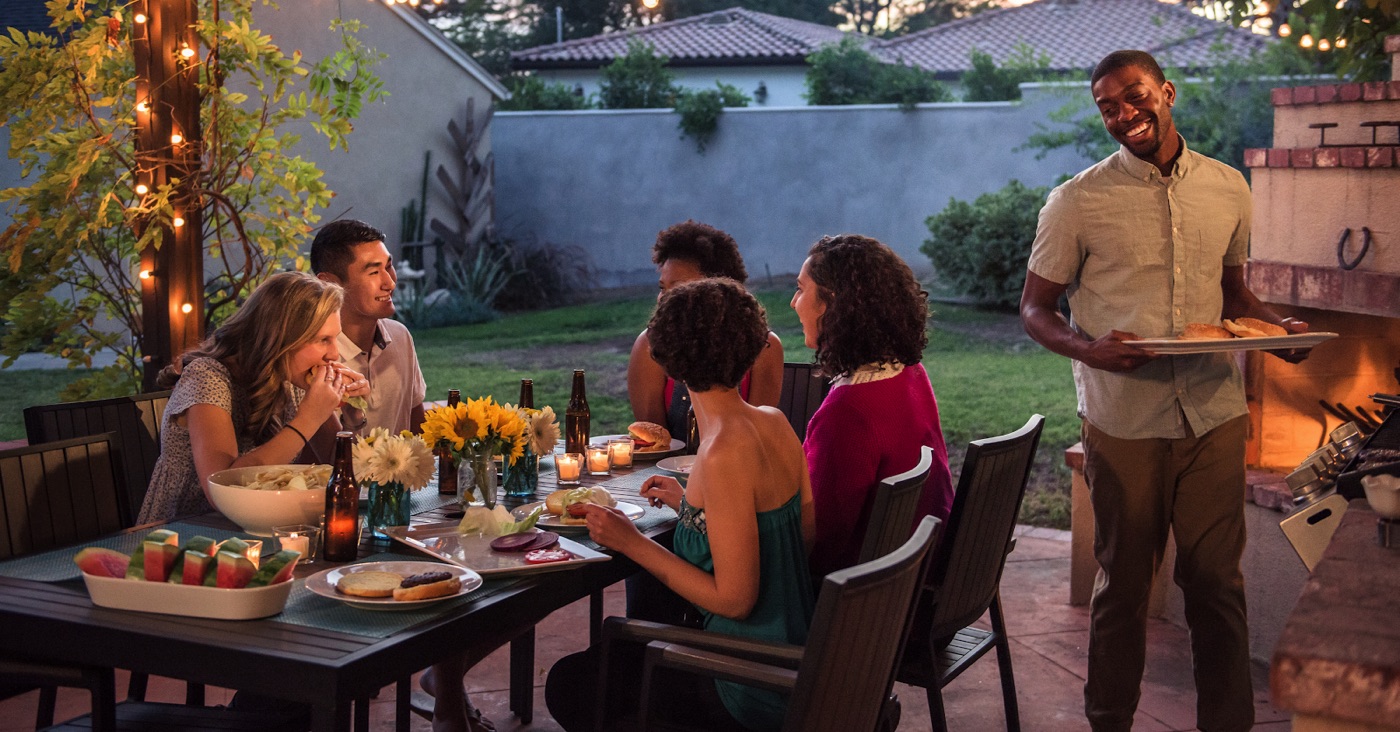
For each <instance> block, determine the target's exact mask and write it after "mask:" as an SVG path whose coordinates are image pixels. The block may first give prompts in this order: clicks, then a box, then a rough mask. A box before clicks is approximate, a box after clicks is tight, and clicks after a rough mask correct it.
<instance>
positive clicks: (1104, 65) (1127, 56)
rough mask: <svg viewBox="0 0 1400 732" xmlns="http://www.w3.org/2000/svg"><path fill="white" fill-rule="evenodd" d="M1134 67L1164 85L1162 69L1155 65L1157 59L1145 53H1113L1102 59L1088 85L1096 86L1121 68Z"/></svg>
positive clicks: (1165, 77) (1164, 77)
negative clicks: (1100, 80)
mask: <svg viewBox="0 0 1400 732" xmlns="http://www.w3.org/2000/svg"><path fill="white" fill-rule="evenodd" d="M1129 66H1135V67H1137V68H1139V69H1142V70H1143V71H1146V72H1147V73H1148V74H1151V75H1152V78H1153V79H1156V80H1157V83H1158V84H1162V83H1165V82H1166V80H1167V75H1166V74H1163V73H1162V67H1161V66H1159V65H1157V59H1155V58H1152V54H1150V53H1148V52H1146V51H1126V50H1125V51H1114V52H1113V53H1110V54H1108V55H1107V56H1104V57H1103V60H1102V61H1100V62H1099V65H1098V66H1095V67H1094V73H1093V74H1092V75H1091V76H1090V77H1089V85H1090V86H1092V85H1094V84H1097V83H1098V81H1099V79H1102V78H1103V77H1105V76H1108V75H1109V74H1111V73H1113V72H1115V71H1117V70H1119V69H1123V68H1127V67H1129Z"/></svg>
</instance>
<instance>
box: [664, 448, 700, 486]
mask: <svg viewBox="0 0 1400 732" xmlns="http://www.w3.org/2000/svg"><path fill="white" fill-rule="evenodd" d="M695 457H696V456H695V455H677V456H675V457H668V458H666V459H664V460H658V461H656V467H658V468H660V469H661V472H663V473H666V474H667V475H670V476H671V477H673V478H676V479H677V480H679V481H680V482H682V483H684V482H685V481H686V478H689V477H690V468H691V466H693V465H695Z"/></svg>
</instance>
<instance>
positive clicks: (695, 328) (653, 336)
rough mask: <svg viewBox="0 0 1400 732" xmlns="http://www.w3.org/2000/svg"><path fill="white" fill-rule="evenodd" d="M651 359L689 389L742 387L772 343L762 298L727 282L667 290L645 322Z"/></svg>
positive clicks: (688, 284) (695, 283)
mask: <svg viewBox="0 0 1400 732" xmlns="http://www.w3.org/2000/svg"><path fill="white" fill-rule="evenodd" d="M647 338H648V340H650V341H651V357H652V358H653V359H655V360H656V362H657V363H658V364H660V365H661V368H663V369H666V373H668V374H670V375H671V378H673V379H676V380H678V381H680V382H681V383H683V384H685V385H686V388H688V389H690V390H691V391H707V390H709V389H710V388H712V387H715V386H722V387H726V388H729V389H733V388H734V387H736V386H738V385H739V382H740V381H742V380H743V378H744V374H746V373H748V371H749V369H751V368H753V364H754V361H757V360H758V354H760V353H762V352H763V349H764V348H765V347H767V345H768V317H767V315H766V314H765V312H764V310H763V306H762V305H760V304H759V302H758V298H756V297H754V296H753V295H751V294H749V291H748V290H746V289H744V286H743V285H741V284H739V283H738V282H735V281H734V280H732V279H728V278H713V279H704V280H695V281H693V282H686V283H683V284H681V285H679V286H677V287H673V288H671V289H670V290H667V291H666V293H665V294H663V295H662V296H661V301H660V302H658V303H657V305H656V312H654V313H652V316H651V322H649V323H647Z"/></svg>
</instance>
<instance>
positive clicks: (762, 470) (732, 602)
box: [545, 279, 813, 730]
mask: <svg viewBox="0 0 1400 732" xmlns="http://www.w3.org/2000/svg"><path fill="white" fill-rule="evenodd" d="M647 330H648V332H650V333H651V357H653V358H655V359H656V361H657V362H658V363H660V364H661V365H662V366H663V367H665V369H666V372H667V373H669V374H671V375H673V376H674V377H675V378H677V379H680V380H681V381H683V382H685V384H686V385H687V386H688V387H689V389H690V394H691V399H692V401H693V403H694V405H695V416H696V419H698V420H699V422H700V434H701V441H700V449H699V452H698V453H697V454H696V458H695V463H694V464H693V465H692V467H691V470H690V477H689V479H688V481H687V482H686V485H685V487H684V488H682V486H681V484H680V483H679V482H677V481H676V479H675V478H670V477H664V476H652V477H650V478H648V479H647V480H646V482H645V483H644V484H643V485H642V490H641V495H642V496H643V497H645V498H647V500H648V501H650V502H651V503H652V505H666V506H669V507H670V508H672V509H674V510H675V511H676V513H677V514H678V516H679V522H678V524H677V526H676V531H675V536H674V541H673V547H674V548H673V551H674V553H672V551H668V550H667V549H665V548H664V547H662V546H661V545H659V544H657V543H656V542H654V541H652V540H651V539H648V538H647V537H645V536H643V535H642V534H641V532H639V531H638V530H637V527H636V526H635V525H633V523H632V522H631V521H630V520H628V519H627V518H626V516H625V515H624V514H623V513H622V512H621V511H619V510H617V509H615V508H605V507H602V506H596V505H592V504H589V505H588V506H587V508H586V510H587V512H588V514H587V521H588V533H589V537H590V538H592V539H593V540H594V541H596V542H598V543H599V544H601V545H603V546H605V547H607V548H609V549H612V550H614V551H618V552H621V553H622V554H625V555H627V557H628V558H630V559H631V560H632V561H634V562H636V563H637V564H638V565H640V566H641V567H642V568H643V569H645V570H646V571H647V572H649V573H650V574H651V575H653V576H655V577H656V578H657V579H659V580H660V581H661V582H663V583H664V584H665V585H666V586H667V587H669V588H670V589H671V590H674V591H675V592H676V594H678V595H680V596H681V597H682V598H684V599H685V600H686V601H688V602H690V603H692V604H693V605H694V606H695V607H696V608H698V609H699V614H700V616H701V618H702V624H703V627H704V628H705V629H706V630H709V631H714V632H719V633H726V634H729V635H738V636H743V637H748V638H754V639H759V640H765V641H774V642H778V643H790V644H797V645H800V644H802V643H804V642H805V641H806V639H807V628H808V624H809V623H810V622H811V616H812V609H813V597H812V584H811V577H810V574H809V572H808V569H807V546H808V545H809V542H810V539H811V536H812V528H813V527H812V506H811V491H810V487H809V485H808V480H807V466H806V462H805V459H804V456H803V454H802V445H801V444H800V443H799V442H798V441H797V437H796V435H794V434H793V432H792V428H791V427H790V426H789V425H788V423H787V419H786V418H785V417H784V416H783V414H782V413H781V412H779V411H778V410H777V409H775V408H773V407H759V406H754V405H751V404H749V403H747V402H745V401H744V400H743V399H742V398H740V396H739V392H738V386H739V382H740V381H741V380H742V379H743V376H744V374H745V373H746V372H747V371H748V370H749V368H750V367H752V366H753V362H754V360H755V359H757V358H758V355H759V353H761V352H762V351H763V350H764V348H765V344H766V343H767V340H768V324H767V320H766V318H765V315H764V311H763V306H762V305H760V304H759V302H758V300H757V299H755V298H754V296H753V295H751V294H749V293H748V291H746V290H745V289H744V287H743V286H742V285H740V284H739V283H737V282H735V281H733V280H728V279H705V280H699V281H696V282H690V283H686V284H683V285H680V286H678V287H675V288H672V289H671V290H669V291H668V292H667V293H666V294H664V295H662V297H661V302H660V303H659V304H658V305H657V308H656V312H655V314H654V315H653V316H652V318H651V322H650V323H649V324H648V325H647ZM643 649H644V646H641V645H631V646H629V645H628V644H616V643H615V644H613V646H612V650H611V652H610V656H609V664H608V672H609V679H610V681H609V684H608V690H609V695H608V698H607V699H606V700H597V699H595V698H594V695H593V694H590V693H586V692H587V690H590V689H593V688H594V683H595V679H596V678H597V666H598V658H597V649H596V648H590V649H588V650H586V651H583V652H582V653H577V654H574V655H572V656H568V657H565V658H564V659H562V660H560V661H559V663H557V664H556V665H555V666H554V668H553V669H551V670H550V673H549V679H548V681H547V683H546V685H545V700H546V702H547V703H548V705H549V711H550V714H551V715H552V716H553V717H554V720H555V721H556V722H558V723H559V724H560V725H561V726H563V727H564V729H566V730H582V729H592V725H593V721H594V712H595V710H596V704H598V703H603V704H605V713H606V714H607V715H608V717H609V718H610V719H616V718H617V717H619V716H622V715H624V714H627V713H629V712H635V711H636V704H637V699H636V689H637V688H638V687H639V684H640V677H641V670H642V652H643ZM658 683H659V684H661V686H660V687H658V688H664V689H666V695H667V700H668V701H667V704H666V707H667V708H668V709H669V710H670V711H671V712H672V713H674V714H678V715H683V717H682V718H683V719H685V720H686V721H687V722H688V723H689V724H690V725H698V726H699V727H701V728H703V729H711V730H728V729H754V730H768V729H778V728H779V727H781V726H782V721H783V715H784V712H785V710H786V700H785V698H784V697H782V696H780V695H778V694H776V693H773V692H766V691H761V690H759V689H756V688H753V687H750V686H744V685H741V684H735V683H732V682H719V681H711V680H708V679H702V680H697V679H695V677H687V676H680V675H675V676H671V677H668V678H667V679H664V680H658Z"/></svg>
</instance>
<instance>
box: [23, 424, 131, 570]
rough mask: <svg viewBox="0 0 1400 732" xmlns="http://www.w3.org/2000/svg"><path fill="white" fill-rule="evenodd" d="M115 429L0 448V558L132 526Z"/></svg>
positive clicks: (69, 542) (65, 543) (51, 547)
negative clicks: (107, 431) (119, 469)
mask: <svg viewBox="0 0 1400 732" xmlns="http://www.w3.org/2000/svg"><path fill="white" fill-rule="evenodd" d="M117 450H118V448H117V447H116V443H115V437H114V436H113V435H112V434H110V433H104V434H101V435H92V436H89V437H79V438H76V439H72V440H61V441H59V442H50V443H45V444H42V445H30V446H29V447H20V448H15V449H13V450H5V451H3V452H0V559H8V558H10V557H17V556H20V555H23V554H29V553H31V552H37V551H43V550H45V549H53V548H55V547H61V546H67V545H69V544H75V543H77V542H80V541H83V540H85V539H91V538H93V537H96V536H101V535H103V534H108V533H111V532H113V531H118V530H120V529H123V528H127V527H129V526H131V524H132V521H131V516H132V514H131V510H130V503H129V502H128V501H127V496H126V484H125V483H124V482H123V481H122V475H121V473H120V472H118V470H117V466H118V465H119V462H118V460H117Z"/></svg>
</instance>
